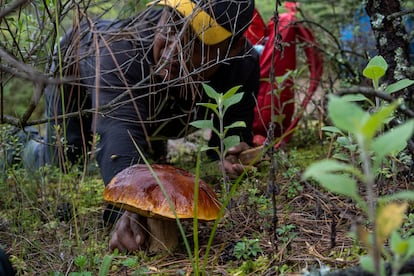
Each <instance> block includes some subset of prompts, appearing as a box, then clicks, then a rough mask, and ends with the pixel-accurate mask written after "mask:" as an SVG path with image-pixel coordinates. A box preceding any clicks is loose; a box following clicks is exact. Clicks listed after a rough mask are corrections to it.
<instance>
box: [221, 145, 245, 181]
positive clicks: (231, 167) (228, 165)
mask: <svg viewBox="0 0 414 276" xmlns="http://www.w3.org/2000/svg"><path fill="white" fill-rule="evenodd" d="M248 149H250V146H249V145H248V144H247V143H245V142H241V143H240V144H238V145H237V146H234V147H231V148H230V149H229V150H228V151H227V155H226V158H225V160H224V169H225V171H226V173H227V174H228V175H229V176H230V177H238V176H239V175H241V174H242V173H243V171H244V169H245V168H244V166H243V165H242V164H240V162H239V154H240V153H241V152H243V151H245V150H248Z"/></svg>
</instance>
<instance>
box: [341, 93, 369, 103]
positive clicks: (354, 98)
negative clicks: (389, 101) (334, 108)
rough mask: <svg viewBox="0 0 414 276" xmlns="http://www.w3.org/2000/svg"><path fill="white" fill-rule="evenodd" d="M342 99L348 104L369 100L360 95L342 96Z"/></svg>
mask: <svg viewBox="0 0 414 276" xmlns="http://www.w3.org/2000/svg"><path fill="white" fill-rule="evenodd" d="M342 99H344V100H346V101H348V102H360V101H369V99H368V98H367V97H365V96H364V95H362V94H352V95H343V96H342Z"/></svg>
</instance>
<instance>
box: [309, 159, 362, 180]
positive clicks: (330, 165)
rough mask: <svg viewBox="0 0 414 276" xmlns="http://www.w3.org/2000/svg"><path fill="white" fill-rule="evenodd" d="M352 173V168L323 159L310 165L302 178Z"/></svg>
mask: <svg viewBox="0 0 414 276" xmlns="http://www.w3.org/2000/svg"><path fill="white" fill-rule="evenodd" d="M344 171H347V172H353V171H354V168H353V167H352V166H350V165H348V164H345V163H342V162H338V161H336V160H332V159H324V160H320V161H318V162H315V163H313V164H311V165H310V166H309V167H308V168H307V169H306V170H305V172H304V173H303V178H304V179H307V178H310V177H317V176H318V175H320V174H324V173H334V172H344Z"/></svg>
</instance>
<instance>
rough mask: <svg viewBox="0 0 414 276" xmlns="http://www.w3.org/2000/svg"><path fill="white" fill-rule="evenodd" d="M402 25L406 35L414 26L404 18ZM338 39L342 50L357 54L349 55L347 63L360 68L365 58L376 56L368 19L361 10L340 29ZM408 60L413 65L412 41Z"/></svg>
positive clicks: (407, 18)
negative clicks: (403, 24)
mask: <svg viewBox="0 0 414 276" xmlns="http://www.w3.org/2000/svg"><path fill="white" fill-rule="evenodd" d="M404 23H405V27H406V31H407V33H410V32H412V31H413V30H414V24H413V21H412V20H411V18H410V17H405V18H404ZM340 39H341V42H342V44H343V45H342V46H343V49H344V50H346V51H351V52H354V53H356V54H357V55H350V54H349V55H348V58H349V61H350V62H352V63H357V64H359V65H360V67H361V68H363V67H364V66H365V64H366V58H365V57H366V56H368V57H373V56H375V55H377V49H376V41H375V37H374V34H373V32H372V29H371V23H370V18H369V16H368V14H367V13H366V11H365V9H363V8H360V9H358V10H357V11H356V12H355V15H354V17H353V20H352V22H351V23H350V24H348V25H345V26H343V27H342V28H341V29H340ZM358 56H359V57H358ZM410 60H411V63H413V64H414V39H412V40H411V42H410Z"/></svg>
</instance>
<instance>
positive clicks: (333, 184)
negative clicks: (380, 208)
mask: <svg viewBox="0 0 414 276" xmlns="http://www.w3.org/2000/svg"><path fill="white" fill-rule="evenodd" d="M313 178H314V179H315V180H316V181H318V182H319V183H320V184H321V186H322V187H324V188H325V189H327V190H328V191H330V192H332V193H335V194H339V195H344V196H347V197H350V198H352V199H354V200H355V201H356V202H357V203H360V202H361V201H362V199H361V198H360V196H359V195H358V188H357V183H356V181H355V179H353V178H351V177H350V176H349V175H346V174H331V173H326V174H320V175H318V176H313Z"/></svg>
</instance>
